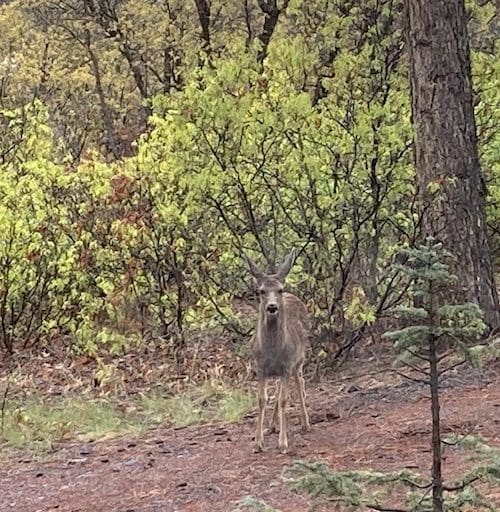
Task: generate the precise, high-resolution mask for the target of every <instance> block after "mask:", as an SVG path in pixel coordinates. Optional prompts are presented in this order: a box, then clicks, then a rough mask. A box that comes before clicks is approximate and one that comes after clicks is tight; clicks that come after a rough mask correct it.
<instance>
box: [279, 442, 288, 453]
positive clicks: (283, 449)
mask: <svg viewBox="0 0 500 512" xmlns="http://www.w3.org/2000/svg"><path fill="white" fill-rule="evenodd" d="M278 449H279V451H280V452H281V453H283V454H285V453H288V445H287V444H282V445H279V447H278Z"/></svg>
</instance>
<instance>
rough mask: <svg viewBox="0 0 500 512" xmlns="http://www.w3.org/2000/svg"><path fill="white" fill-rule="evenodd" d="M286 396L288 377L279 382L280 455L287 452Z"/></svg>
mask: <svg viewBox="0 0 500 512" xmlns="http://www.w3.org/2000/svg"><path fill="white" fill-rule="evenodd" d="M287 396H288V377H282V378H281V380H280V394H279V413H280V435H279V440H278V448H279V450H280V451H281V453H286V452H287V451H288V437H287V432H286V399H287Z"/></svg>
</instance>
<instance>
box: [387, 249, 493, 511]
mask: <svg viewBox="0 0 500 512" xmlns="http://www.w3.org/2000/svg"><path fill="white" fill-rule="evenodd" d="M403 255H404V256H405V258H406V262H405V263H404V264H402V265H399V270H401V272H403V273H404V274H406V275H407V276H408V277H409V278H410V280H411V283H412V286H411V289H410V290H411V293H412V295H413V299H414V305H413V306H400V307H399V308H397V312H398V313H399V315H400V316H401V317H403V318H404V319H405V321H406V322H407V323H408V325H407V326H406V327H404V328H402V329H400V330H397V331H392V332H388V333H386V334H385V337H387V338H390V339H393V340H394V341H395V346H396V348H398V349H399V350H401V352H402V357H401V359H402V360H403V361H404V362H405V363H406V364H407V365H408V366H409V367H410V368H412V369H413V370H415V371H417V372H418V373H419V374H420V375H422V376H423V379H421V380H423V381H424V382H425V383H427V384H428V385H429V387H430V394H431V414H432V455H433V456H432V503H433V510H434V512H442V511H443V479H442V473H441V461H442V454H441V446H442V439H441V429H440V416H439V414H440V405H439V379H440V377H441V376H442V375H443V374H444V373H445V372H446V371H449V370H450V369H452V368H455V367H456V366H457V365H459V364H461V363H462V362H463V361H465V360H467V359H468V360H474V358H475V356H476V355H477V350H474V347H473V346H471V345H472V344H471V342H475V341H477V340H478V339H479V338H480V337H481V335H482V334H483V333H484V331H485V329H486V325H485V323H484V322H483V319H482V314H481V310H480V309H479V307H478V305H477V304H473V303H467V304H443V303H442V301H441V298H442V295H443V293H442V292H444V291H446V292H448V295H449V288H450V287H454V286H456V284H457V282H458V278H457V277H456V276H455V275H453V274H452V273H451V272H450V266H449V260H451V258H452V256H451V254H450V253H448V252H447V251H445V250H444V249H443V248H442V246H441V244H440V243H436V242H435V241H434V240H433V239H428V240H427V243H426V244H425V245H422V246H420V247H416V248H411V249H406V250H404V251H403ZM457 356H458V357H464V359H462V360H459V361H458V362H457V361H453V362H451V363H450V358H454V357H455V358H456V357H457Z"/></svg>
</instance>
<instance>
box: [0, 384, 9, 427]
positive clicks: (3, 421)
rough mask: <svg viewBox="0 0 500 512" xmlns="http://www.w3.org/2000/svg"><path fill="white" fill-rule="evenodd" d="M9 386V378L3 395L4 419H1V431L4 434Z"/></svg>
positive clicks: (2, 410) (2, 411) (2, 409)
mask: <svg viewBox="0 0 500 512" xmlns="http://www.w3.org/2000/svg"><path fill="white" fill-rule="evenodd" d="M9 388H10V379H8V380H7V385H6V386H5V391H4V393H3V397H2V408H1V416H2V421H1V426H0V432H1V433H2V435H3V430H4V425H5V406H6V404H7V395H8V393H9Z"/></svg>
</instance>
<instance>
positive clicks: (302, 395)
mask: <svg viewBox="0 0 500 512" xmlns="http://www.w3.org/2000/svg"><path fill="white" fill-rule="evenodd" d="M295 382H296V383H297V388H298V390H299V400H300V421H301V423H302V430H304V431H305V432H310V431H311V424H310V422H309V414H307V408H306V384H305V381H304V377H303V376H302V368H299V369H298V370H297V373H296V374H295Z"/></svg>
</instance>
